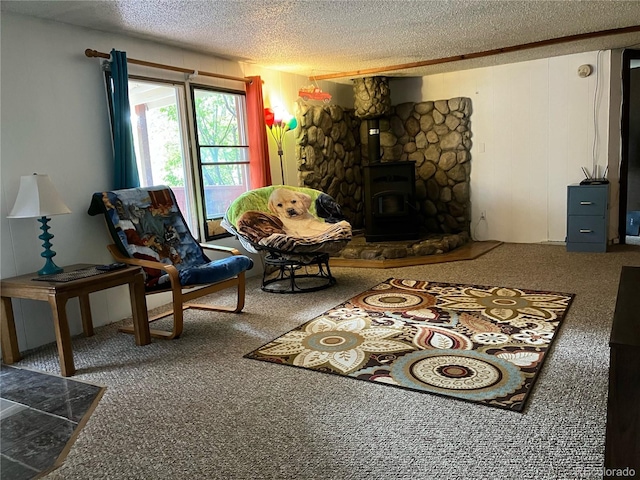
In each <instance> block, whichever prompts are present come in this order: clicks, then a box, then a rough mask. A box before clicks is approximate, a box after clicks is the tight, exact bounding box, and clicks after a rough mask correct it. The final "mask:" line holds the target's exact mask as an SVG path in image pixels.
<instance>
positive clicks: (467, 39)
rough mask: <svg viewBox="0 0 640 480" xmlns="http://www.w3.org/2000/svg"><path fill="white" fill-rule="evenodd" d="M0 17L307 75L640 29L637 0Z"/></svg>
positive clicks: (548, 50) (73, 5) (275, 5)
mask: <svg viewBox="0 0 640 480" xmlns="http://www.w3.org/2000/svg"><path fill="white" fill-rule="evenodd" d="M1 9H2V11H3V12H14V13H19V14H24V15H31V16H35V17H40V18H44V19H49V20H54V21H58V22H63V23H68V24H72V25H78V26H83V27H88V28H92V29H96V30H101V31H106V32H117V33H122V34H126V35H130V36H134V37H138V38H144V39H152V40H156V41H160V42H163V43H167V44H170V45H175V46H180V47H183V48H187V49H191V50H196V51H199V52H206V53H210V54H213V55H216V56H219V57H223V58H229V59H233V60H238V61H243V62H247V63H252V64H258V65H261V66H264V67H268V68H272V69H276V70H281V71H286V72H292V73H297V74H301V75H305V76H319V75H324V74H333V73H340V72H353V71H355V70H362V69H370V68H378V67H388V66H392V65H399V64H405V63H412V62H422V61H425V60H431V59H438V58H443V57H451V56H458V55H464V54H469V53H473V52H482V51H487V50H493V49H498V48H504V47H510V46H515V45H521V44H527V43H531V42H537V41H541V40H547V39H552V38H558V37H564V36H569V35H576V34H581V33H586V32H596V31H602V30H609V29H615V28H622V27H629V26H637V25H640V1H638V0H634V1H617V0H607V1H599V0H581V1H577V0H561V1H543V0H537V1H532V0H524V1H519V0H509V1H507V0H496V1H494V0H313V1H311V0H307V1H305V0H270V1H265V0H250V1H245V0H208V1H197V0H189V1H179V0H155V1H154V0H124V1H123V0H118V1H7V0H2V2H1ZM82 47H83V48H85V47H86V48H93V46H92V45H83V46H82ZM623 47H636V48H638V47H640V32H635V33H627V34H622V35H612V36H607V37H600V38H594V39H590V40H584V41H579V42H570V43H563V44H560V45H554V46H549V47H540V48H535V49H529V50H525V51H520V52H512V53H503V54H499V55H493V56H490V57H484V58H477V59H470V60H463V61H457V62H454V63H445V64H440V65H433V66H427V67H419V68H411V69H404V70H395V71H390V72H388V73H384V75H387V76H422V75H427V74H431V73H438V72H443V71H451V70H460V69H467V68H475V67H480V66H488V65H498V64H503V63H513V62H518V61H523V60H532V59H535V58H542V57H550V56H555V55H565V54H570V53H578V52H583V51H595V50H605V49H611V48H623ZM354 76H357V75H354ZM342 80H344V81H348V78H344V79H342ZM338 81H341V80H338Z"/></svg>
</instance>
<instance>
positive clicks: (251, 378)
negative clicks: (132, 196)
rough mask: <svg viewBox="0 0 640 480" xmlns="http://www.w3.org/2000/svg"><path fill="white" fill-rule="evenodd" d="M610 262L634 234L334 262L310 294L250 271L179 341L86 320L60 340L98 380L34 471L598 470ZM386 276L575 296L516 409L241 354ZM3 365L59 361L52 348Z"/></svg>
mask: <svg viewBox="0 0 640 480" xmlns="http://www.w3.org/2000/svg"><path fill="white" fill-rule="evenodd" d="M623 265H632V266H640V247H638V246H630V245H628V246H620V247H614V248H612V249H611V251H610V252H608V253H606V254H589V253H568V252H566V250H565V248H564V247H562V246H558V245H524V244H504V245H501V246H499V247H497V248H496V249H494V250H492V251H490V252H488V253H486V254H485V255H483V256H481V257H479V258H477V259H475V260H469V261H459V262H451V263H442V264H433V265H423V266H415V267H403V268H392V269H358V268H334V269H332V270H333V273H334V274H335V276H336V277H337V279H338V284H337V285H336V286H335V287H333V288H331V289H328V290H324V291H320V292H315V293H309V294H300V295H278V294H269V293H265V292H262V291H261V290H260V288H259V280H258V279H257V278H252V279H250V280H249V282H248V288H247V301H246V307H245V310H244V312H243V313H241V314H237V315H234V314H218V315H211V314H210V313H203V312H196V311H189V312H187V313H186V315H185V330H184V334H183V336H182V337H181V338H180V339H178V340H173V341H162V340H154V341H153V342H152V344H151V345H147V346H144V347H137V346H135V344H134V342H133V338H132V337H131V336H129V335H125V334H122V333H118V332H117V327H118V325H117V324H113V325H109V326H106V327H103V328H99V329H97V331H96V335H95V336H94V337H91V338H83V337H77V338H75V339H74V344H73V347H74V356H75V361H76V366H77V368H78V373H77V376H76V378H77V379H79V380H85V381H89V382H91V383H95V384H100V385H104V386H106V387H107V390H106V392H105V394H104V396H103V398H102V400H101V402H100V404H99V405H98V407H97V408H96V410H95V412H94V414H93V416H92V417H91V418H90V420H89V421H88V423H87V425H86V426H85V428H84V429H83V431H82V432H81V433H80V435H79V437H78V439H77V441H76V442H75V444H74V445H73V447H72V448H71V451H70V453H69V455H68V457H67V459H66V461H65V463H64V464H63V465H62V466H61V467H60V468H59V469H58V470H56V471H54V472H52V473H51V474H49V475H48V476H47V477H46V478H48V479H83V480H84V479H89V478H109V479H291V480H294V479H295V480H297V479H496V478H506V479H535V480H541V479H596V478H602V463H603V452H604V432H605V422H606V399H607V378H608V377H607V376H608V366H609V356H608V355H609V348H608V339H609V333H610V328H611V321H612V315H613V311H614V307H615V299H616V293H617V288H618V280H619V275H620V270H621V267H622V266H623ZM389 277H398V278H407V279H410V278H413V279H418V280H432V281H438V282H452V283H456V282H457V283H473V284H479V285H503V286H513V287H520V288H526V289H534V290H551V291H561V292H570V293H575V294H576V297H575V300H574V302H573V304H572V306H571V309H570V311H569V314H568V316H567V318H566V320H565V322H564V324H563V327H562V329H561V330H560V332H559V336H558V338H557V339H556V341H555V343H554V345H553V347H552V348H551V351H550V354H549V357H548V358H547V359H546V361H545V364H544V367H543V370H542V372H541V375H540V377H539V378H538V380H537V382H536V384H535V387H534V390H533V392H532V394H531V397H530V398H529V400H528V403H527V407H526V409H525V411H524V412H522V413H516V412H509V411H504V410H500V409H492V408H487V407H486V406H483V405H478V404H473V403H468V402H464V401H458V400H455V399H452V398H445V397H440V396H435V395H429V394H425V393H417V392H412V391H406V390H402V389H396V388H388V387H386V386H384V385H376V384H373V383H369V382H356V381H353V380H351V379H345V378H340V377H338V376H333V375H322V374H319V373H317V372H313V371H306V370H303V369H296V368H286V367H282V366H280V365H273V364H269V363H267V362H257V361H255V360H251V359H245V358H242V356H243V355H244V354H246V353H248V352H250V351H252V350H254V349H256V348H258V347H259V346H261V345H263V344H265V343H266V342H268V341H270V340H272V339H274V338H276V337H278V336H280V335H282V334H283V333H285V332H287V331H289V330H291V329H293V328H294V327H296V326H298V325H300V324H302V323H304V322H306V321H308V320H310V319H312V318H314V317H315V316H316V315H318V314H320V313H322V312H323V311H325V310H327V309H329V308H330V307H332V306H335V305H337V304H338V303H340V302H342V301H344V300H346V299H348V298H350V297H352V296H354V295H356V294H358V293H360V292H362V291H364V290H365V289H367V288H369V287H371V286H373V285H375V284H377V283H379V282H381V281H383V280H385V279H387V278H389ZM223 300H224V301H225V302H227V303H229V304H231V303H232V298H231V297H230V296H225V297H224V298H223ZM17 366H23V367H28V368H34V369H39V370H43V371H46V372H51V373H58V372H59V370H58V362H57V355H56V350H55V346H53V345H51V346H46V347H43V348H40V349H38V350H36V351H33V352H29V354H27V355H25V358H24V359H23V360H22V361H21V362H19V363H18V364H17Z"/></svg>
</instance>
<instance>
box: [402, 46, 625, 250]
mask: <svg viewBox="0 0 640 480" xmlns="http://www.w3.org/2000/svg"><path fill="white" fill-rule="evenodd" d="M610 61H611V52H602V53H600V54H598V52H589V53H583V54H577V55H568V56H560V57H553V58H546V59H542V60H535V61H529V62H521V63H514V64H509V65H500V66H493V67H487V68H479V69H474V70H464V71H457V72H452V73H443V74H437V75H431V76H426V77H421V78H413V79H394V80H392V81H391V83H390V88H391V97H392V103H393V104H394V105H396V104H399V103H402V102H410V101H411V102H418V101H425V100H441V99H449V98H453V97H468V98H470V99H471V100H472V106H473V112H472V114H471V132H472V135H473V136H472V142H473V146H472V149H471V157H472V160H471V204H472V235H473V236H474V238H476V239H479V240H487V239H495V240H501V241H506V242H521V243H537V242H546V241H560V242H563V241H564V240H565V236H566V197H567V185H569V184H572V183H577V182H579V181H580V180H582V179H583V178H584V176H583V174H582V170H581V168H580V167H581V166H584V167H586V168H587V169H588V170H589V171H592V170H593V164H594V158H595V163H597V164H598V165H599V167H600V169H601V170H600V171H601V172H602V171H603V170H604V168H605V166H606V165H607V162H608V161H609V148H610V146H611V145H610V142H609V135H610V133H611V134H612V135H613V136H614V137H615V128H614V130H613V131H612V132H610V131H609V110H610V101H611V100H610V97H609V90H610V67H609V64H610ZM582 64H590V65H593V66H594V67H596V68H595V72H594V73H593V74H592V75H591V76H589V77H587V78H580V77H579V76H578V74H577V70H578V67H579V66H580V65H582ZM615 75H618V77H619V70H617V71H616V72H615V73H614V74H613V76H615ZM596 83H597V84H598V86H597V92H596ZM594 104H595V112H596V113H595V123H596V124H597V128H594ZM615 108H616V107H615V106H614V110H615ZM616 128H618V136H619V127H617V126H616ZM596 132H597V145H596V147H595V156H594V154H593V152H594V144H593V143H594V135H596ZM613 142H615V138H614V140H613ZM613 150H614V151H615V147H614V148H613ZM610 160H611V162H612V163H613V164H614V166H615V165H617V162H618V158H617V157H616V158H612V159H610ZM610 170H611V168H610ZM612 190H613V189H612ZM610 203H611V209H612V210H613V209H614V208H615V209H616V211H617V203H615V202H610ZM482 211H486V222H485V221H480V220H479V218H480V212H482ZM610 218H611V221H612V225H611V228H610V238H614V236H615V235H617V233H616V232H617V214H616V213H613V212H612V214H611V215H610ZM613 223H615V226H614V225H613Z"/></svg>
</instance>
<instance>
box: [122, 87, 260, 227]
mask: <svg viewBox="0 0 640 480" xmlns="http://www.w3.org/2000/svg"><path fill="white" fill-rule="evenodd" d="M188 97H190V100H189V99H188ZM129 103H130V106H131V123H132V131H133V137H134V144H135V151H136V161H137V164H138V173H139V176H140V184H141V185H142V186H144V187H146V186H152V185H167V186H169V187H171V189H172V190H173V192H174V193H175V195H176V199H177V200H178V204H179V207H180V210H181V211H182V213H183V214H184V216H185V219H186V220H187V223H188V224H189V227H190V228H191V231H192V233H193V234H194V236H195V237H197V238H202V237H204V239H205V240H209V239H212V238H215V237H219V236H227V235H228V233H227V232H226V230H224V229H223V228H222V227H221V226H220V220H221V219H222V217H223V215H224V213H225V212H226V210H227V207H228V206H229V205H230V204H231V202H232V201H233V200H234V199H235V198H237V197H238V196H239V195H240V194H242V193H244V192H246V191H248V190H249V147H248V140H247V129H246V103H245V95H244V92H229V91H221V90H216V89H213V88H208V87H202V86H197V87H196V86H191V88H190V89H187V88H186V87H185V84H184V83H171V82H163V81H161V80H153V79H146V78H145V79H142V78H137V77H132V76H130V77H129ZM188 103H190V106H191V108H190V109H188V108H187V104H188ZM191 133H192V134H193V136H191V135H190V134H191ZM190 145H194V146H195V147H194V148H193V150H191V149H190V147H189V146H190Z"/></svg>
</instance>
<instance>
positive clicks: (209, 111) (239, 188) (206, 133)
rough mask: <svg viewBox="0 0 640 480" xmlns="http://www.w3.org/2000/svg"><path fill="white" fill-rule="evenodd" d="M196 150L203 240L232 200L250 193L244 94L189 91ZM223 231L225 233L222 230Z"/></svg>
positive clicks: (198, 89)
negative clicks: (204, 230) (202, 218)
mask: <svg viewBox="0 0 640 480" xmlns="http://www.w3.org/2000/svg"><path fill="white" fill-rule="evenodd" d="M191 90H192V95H191V98H192V100H193V111H194V112H195V115H194V116H195V127H196V128H195V129H196V150H197V157H198V158H197V160H198V169H199V172H198V173H199V178H200V183H201V191H202V201H203V215H204V220H205V222H206V227H207V228H206V236H207V237H208V238H210V237H213V236H215V235H216V232H217V231H218V230H220V226H219V223H220V222H219V220H220V219H222V217H223V215H224V213H225V212H226V211H227V208H228V207H229V205H230V204H231V202H232V201H233V200H235V199H236V198H237V197H238V196H239V195H241V194H242V193H244V192H246V191H248V190H249V144H248V140H247V128H246V118H245V112H246V106H245V96H244V94H239V93H231V92H223V91H219V90H213V89H206V88H202V87H192V89H191ZM222 231H224V230H222Z"/></svg>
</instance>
